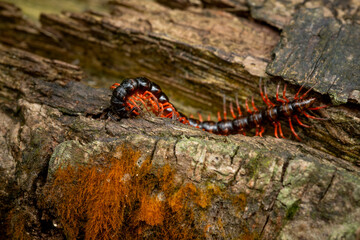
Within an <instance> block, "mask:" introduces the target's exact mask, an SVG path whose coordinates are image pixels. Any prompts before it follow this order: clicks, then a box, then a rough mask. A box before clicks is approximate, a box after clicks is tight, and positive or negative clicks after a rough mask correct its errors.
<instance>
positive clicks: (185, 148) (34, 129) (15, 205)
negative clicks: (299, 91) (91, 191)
mask: <svg viewBox="0 0 360 240" xmlns="http://www.w3.org/2000/svg"><path fill="white" fill-rule="evenodd" d="M137 3H138V2H136V1H135V3H132V2H127V4H128V5H129V6H134V5H135V6H136V7H134V8H129V9H130V10H129V9H128V8H126V7H125V6H123V5H119V4H118V3H117V2H113V11H114V15H112V16H104V15H98V14H95V13H90V12H87V13H82V14H79V13H66V14H64V15H43V16H42V18H41V22H42V27H41V28H38V27H35V26H34V25H31V24H30V23H29V22H26V21H25V22H24V19H22V17H21V14H19V12H18V11H17V10H14V9H13V8H11V6H10V7H9V6H8V7H7V8H6V9H7V10H6V11H5V12H8V11H10V10H9V9H11V11H13V12H15V13H16V14H15V15H16V17H17V18H15V19H17V20H18V21H19V22H21V24H22V25H23V28H21V29H19V28H17V27H16V26H17V23H16V21H14V22H15V23H14V22H13V23H14V24H15V25H7V24H4V22H5V23H8V22H9V16H10V19H13V20H14V15H11V14H10V15H7V17H8V18H7V20H6V21H2V22H1V23H0V27H1V29H6V33H7V34H4V35H1V36H0V40H1V41H2V42H4V43H6V44H7V45H8V46H9V45H12V46H16V47H19V48H23V49H26V50H28V51H33V52H35V53H37V54H40V55H43V56H48V57H56V58H60V59H62V60H66V61H73V60H74V59H80V62H81V68H80V67H78V66H74V65H71V64H69V63H65V62H62V61H58V60H50V59H48V58H43V57H40V56H38V55H35V54H31V53H29V52H25V51H22V50H19V49H15V48H9V47H5V46H3V45H0V86H1V88H0V96H1V98H0V99H1V108H0V111H1V112H0V116H1V117H0V119H1V121H2V126H4V127H3V128H2V129H1V131H2V133H4V134H3V136H4V137H1V138H0V143H1V144H0V145H1V146H5V148H4V149H5V152H4V153H2V155H1V157H2V159H1V171H2V172H3V173H4V174H2V175H1V177H0V181H1V183H3V184H1V194H2V195H1V197H2V199H4V200H3V203H4V205H3V206H4V207H2V208H1V216H5V217H7V215H8V213H9V212H10V210H12V209H18V210H17V211H22V212H23V213H24V214H25V216H28V218H27V219H26V220H27V225H26V227H25V229H26V231H28V233H29V234H30V236H31V237H32V238H34V239H36V238H39V239H40V238H42V239H44V238H50V237H52V238H53V239H61V238H62V236H63V235H62V229H61V227H56V226H54V225H53V224H52V220H54V219H52V218H50V217H49V215H47V212H46V211H47V210H46V209H43V208H42V207H41V206H38V205H37V204H36V199H37V198H38V197H39V195H40V193H41V189H42V188H43V186H44V185H46V184H47V182H48V181H51V177H52V175H53V173H54V172H55V171H56V169H57V168H58V167H59V164H60V163H66V162H67V163H70V164H75V163H77V162H84V161H85V162H86V160H87V159H89V158H91V156H96V155H97V154H99V153H100V152H111V151H112V150H113V149H114V148H115V146H118V145H121V144H123V143H127V144H128V146H129V147H130V146H131V147H133V148H135V149H138V150H139V151H141V153H142V159H145V157H146V156H150V158H151V160H152V164H153V165H154V166H159V167H160V166H163V165H164V164H170V165H171V167H172V168H174V169H175V170H176V172H177V175H178V176H179V178H181V179H182V180H183V181H185V182H192V183H195V184H196V186H199V187H206V186H207V184H209V183H211V184H216V185H219V186H221V187H222V189H223V191H225V192H226V194H228V195H229V196H239V195H241V196H245V197H244V198H245V200H244V203H243V204H244V207H243V209H242V208H241V211H240V212H239V211H238V208H239V206H237V205H236V204H234V203H233V202H232V201H229V199H225V198H221V197H218V198H216V199H212V202H211V206H209V207H208V208H205V209H201V208H195V211H196V213H201V214H204V215H205V216H206V217H207V222H206V223H207V224H211V225H212V226H213V228H211V229H209V230H208V232H206V236H207V237H208V238H209V239H211V238H213V239H218V238H220V239H221V238H224V233H225V236H227V237H229V238H238V237H241V236H242V234H243V233H244V231H248V232H251V233H253V236H259V237H261V238H263V239H275V238H278V239H289V238H292V239H296V238H297V239H301V238H306V239H318V238H319V236H322V237H323V239H327V238H340V237H346V238H349V239H351V238H354V239H355V238H356V237H357V236H356V231H357V229H358V228H359V227H360V226H359V225H358V223H359V222H360V212H359V202H360V201H359V194H358V193H359V191H360V190H359V186H360V175H359V168H358V166H357V165H356V161H357V159H356V156H357V155H356V154H357V151H358V146H357V145H356V144H354V145H352V146H347V147H348V148H346V149H345V150H347V151H344V147H342V146H341V145H339V144H338V143H336V144H337V145H336V144H335V143H333V142H337V140H338V138H336V137H329V136H326V134H327V133H325V134H324V126H323V123H319V122H315V126H314V129H313V130H312V131H311V132H310V133H309V132H306V134H302V135H303V136H304V137H303V136H302V137H303V138H304V143H299V142H294V141H291V140H283V139H275V138H273V137H271V136H266V137H265V138H261V139H260V138H253V137H246V136H242V135H237V136H229V137H224V136H216V135H212V134H209V133H205V132H201V131H199V130H197V129H192V128H190V127H187V126H184V125H181V124H180V123H177V122H175V123H174V122H172V121H171V120H169V119H158V118H154V117H151V116H146V115H145V116H144V117H143V118H138V119H124V120H122V121H121V122H113V121H109V120H101V119H99V116H101V115H102V113H103V112H104V110H105V109H106V108H107V107H108V106H109V98H110V94H111V92H110V91H109V90H106V89H94V88H91V87H88V86H86V85H84V84H83V83H81V81H83V78H84V73H83V72H82V69H84V70H85V71H87V73H91V72H90V71H88V69H90V68H93V69H102V70H103V71H105V72H107V73H108V75H107V76H110V75H111V74H109V72H113V76H118V75H119V73H118V71H122V74H125V75H126V76H132V75H134V74H144V75H146V76H149V77H151V78H152V79H155V80H158V79H159V81H160V83H161V82H162V81H163V83H167V84H168V85H169V86H171V88H173V87H174V88H177V89H185V90H186V91H185V93H184V94H185V95H180V97H179V98H185V99H188V98H190V95H193V93H194V92H195V90H199V91H200V92H201V94H200V95H199V101H200V103H205V102H209V101H210V100H209V99H212V98H213V97H214V96H218V97H220V96H221V91H220V90H228V91H230V90H231V91H232V89H233V88H235V87H244V86H247V87H249V88H248V89H245V90H244V91H243V92H242V93H241V96H240V97H241V98H243V99H245V98H246V97H247V96H249V95H251V93H252V92H257V91H258V90H257V81H258V79H257V77H259V76H261V75H262V74H265V68H264V67H262V66H263V64H264V63H265V66H266V63H267V62H269V61H271V57H270V52H271V49H272V48H273V47H274V46H275V43H276V42H277V39H278V35H277V32H274V31H273V30H271V29H270V30H269V29H268V28H266V27H265V28H263V27H262V26H261V25H258V24H253V23H249V22H247V21H245V20H243V19H242V20H240V22H239V20H236V18H235V17H234V16H231V15H228V14H224V13H219V12H217V11H212V10H199V9H197V10H193V11H195V13H194V15H200V16H201V19H203V20H204V19H205V20H207V21H211V22H210V23H211V24H208V25H209V26H212V27H214V26H215V32H216V33H217V34H220V33H224V32H222V31H220V30H219V29H217V28H216V27H219V25H216V24H215V25H214V23H213V22H216V21H220V22H226V21H230V23H229V24H228V25H230V26H231V27H233V28H235V27H236V28H235V29H236V30H234V31H240V30H239V29H241V28H244V29H246V28H249V27H250V28H254V29H255V30H251V31H249V32H248V30H243V31H245V32H246V33H247V36H248V38H244V41H245V43H241V42H236V40H235V39H234V38H236V37H234V38H232V37H231V36H229V35H226V34H225V35H221V38H220V37H219V36H218V35H217V34H214V33H212V35H210V37H209V39H208V41H209V42H206V41H204V38H203V35H201V33H197V32H196V31H198V30H199V29H198V28H197V29H195V28H191V26H192V25H191V24H190V22H191V21H193V20H194V19H195V18H193V17H194V15H193V12H191V11H189V12H190V13H186V12H180V11H178V10H172V11H175V12H172V11H169V12H168V13H164V17H165V18H166V19H168V20H171V21H174V19H175V23H177V21H178V19H177V17H176V15H177V14H180V15H181V16H182V17H189V16H192V17H191V18H190V19H188V20H186V18H185V19H183V20H182V21H183V22H182V24H181V25H179V24H173V25H166V26H167V27H168V28H174V29H176V30H178V31H180V30H181V27H184V26H187V24H189V28H188V32H186V33H187V34H188V35H184V36H183V37H184V38H181V36H179V34H178V33H179V32H171V31H170V30H169V29H160V27H161V25H159V24H157V23H156V22H157V21H161V20H159V18H156V16H155V15H156V14H158V12H156V10H154V9H152V8H154V6H155V7H156V9H157V10H161V11H165V10H166V11H167V9H166V8H160V7H159V6H158V5H154V4H153V3H151V2H150V1H149V3H148V4H145V5H144V6H140V4H137ZM125 10H128V12H127V13H125V15H119V13H120V12H121V13H124V12H125ZM11 11H10V12H11ZM2 13H4V12H2ZM116 13H117V14H116ZM139 13H141V19H142V20H141V21H139V18H138V14H139ZM155 13H156V14H155ZM187 14H190V15H187ZM206 14H208V15H210V16H212V17H214V19H212V20H211V18H206V17H204V15H206ZM0 15H1V14H0ZM2 16H4V15H2ZM114 19H117V20H116V21H115V20H114ZM171 21H170V23H171ZM149 23H150V24H149ZM197 23H198V24H200V23H202V21H199V22H197ZM163 24H164V23H163ZM236 24H238V25H236ZM149 26H151V27H149ZM179 28H180V30H179ZM186 29H187V28H186ZM205 29H207V28H205ZM200 30H202V29H200ZM226 31H228V30H226ZM29 32H31V33H32V34H31V35H30V34H29ZM192 34H195V35H196V34H199V36H202V37H201V38H197V37H193V38H191V36H192ZM203 34H204V33H203ZM206 34H209V32H206ZM249 34H250V35H249ZM264 34H269V35H270V36H271V37H272V38H273V39H271V40H270V41H268V42H265V43H264V46H260V45H261V44H260V42H259V41H255V42H254V43H252V42H251V41H252V40H254V39H258V38H260V37H261V36H263V35H264ZM230 35H231V34H230ZM14 36H15V37H14ZM16 36H17V38H16ZM169 36H170V37H169ZM12 37H13V39H12ZM19 38H20V39H21V40H19ZM118 38H120V41H119V42H117V41H118ZM189 38H190V39H189ZM14 39H15V40H14ZM74 39H76V40H74ZM174 39H175V40H174ZM220 39H221V40H223V41H224V42H226V44H229V43H230V42H231V41H235V42H236V43H237V44H238V46H237V47H239V50H236V47H234V48H232V47H229V46H225V45H226V44H225V45H224V46H223V45H221V44H222V43H221V42H220V41H219V40H220ZM275 40H276V41H275ZM132 41H135V42H140V43H141V44H140V45H141V46H142V47H141V48H140V49H138V46H139V45H132V44H130V43H131V42H132ZM129 42H130V43H129ZM150 43H151V44H153V45H151V44H150ZM59 44H63V46H61V47H59ZM148 44H150V46H149V47H148V48H149V49H150V50H148V51H147V50H146V49H147V48H146V46H147V45H148ZM90 46H91V48H90ZM154 46H155V47H154ZM198 46H205V47H201V48H200V47H198ZM256 47H260V48H261V49H262V50H261V51H258V50H251V49H252V48H254V49H256ZM99 48H100V49H101V51H100V50H99ZM246 48H250V50H249V49H246ZM85 49H86V51H85ZM158 49H160V50H158ZM102 51H103V52H102ZM112 51H114V52H112ZM142 51H145V54H150V53H152V51H155V53H154V56H155V57H154V59H152V60H151V61H150V60H147V59H145V60H142V59H144V58H143V56H142V55H143V54H144V53H143V52H142ZM121 52H126V54H124V53H121ZM85 53H86V54H89V55H90V56H91V57H89V56H88V55H87V56H86V55H85ZM119 53H120V55H119V56H121V57H119V56H117V54H119ZM116 56H117V57H116ZM129 56H130V57H129ZM121 58H123V59H121ZM163 58H165V59H167V60H169V59H170V61H172V62H171V63H172V65H174V67H172V68H171V69H170V70H166V69H164V70H163V69H161V68H163V65H162V64H164V62H166V61H167V60H166V61H162V62H161V64H159V65H157V64H156V61H160V60H161V59H163ZM94 59H97V60H96V61H97V62H96V61H93V60H94ZM249 59H255V60H256V61H255V65H252V64H251V63H254V62H252V61H249ZM127 61H130V62H131V63H130V65H133V66H135V67H130V65H129V63H127ZM113 62H114V63H113ZM115 63H116V64H118V65H119V66H115V65H116V64H115ZM192 63H193V64H192ZM102 64H103V65H102ZM167 66H168V63H167ZM182 68H187V69H188V72H186V73H185V72H182V71H181V69H182ZM114 69H115V70H114ZM171 71H175V72H176V73H179V74H177V75H176V78H175V76H174V74H170V72H171ZM114 72H117V73H114ZM203 74H204V75H203ZM159 76H161V79H162V80H160V77H159ZM214 76H215V77H214ZM203 78H208V80H206V81H203V80H202V79H203ZM220 80H221V81H220ZM79 81H80V82H79ZM223 81H225V82H223ZM190 83H191V84H190ZM182 84H184V86H182ZM192 84H195V86H196V87H195V90H194V89H192V88H191V87H190V86H191V85H192ZM209 86H213V87H215V89H217V90H214V89H213V88H212V89H208V87H209ZM271 86H273V85H271V84H270V87H271ZM169 88H170V87H169ZM189 89H191V90H189ZM219 89H220V90H219ZM294 89H295V88H294ZM172 91H173V90H172ZM172 91H171V89H170V92H172ZM165 92H166V90H165ZM186 94H187V95H186ZM174 96H176V94H175V95H174ZM209 96H210V97H209ZM193 98H194V97H193V96H191V98H190V99H193ZM196 99H197V100H198V98H197V97H196ZM259 100H260V99H259ZM319 101H326V99H323V98H322V97H321V96H320V95H319ZM175 102H177V101H175ZM175 105H176V106H177V104H175ZM183 105H186V104H181V102H179V106H183ZM202 107H203V106H202ZM180 108H181V107H180ZM184 109H186V108H184ZM188 111H189V112H191V109H190V110H188ZM327 112H328V114H329V115H330V116H331V118H332V119H335V121H338V120H339V119H340V117H337V116H341V117H344V116H345V117H347V118H349V121H348V122H347V123H341V125H340V126H336V125H335V124H334V123H332V122H330V123H325V124H329V125H331V127H333V128H335V129H341V130H342V131H344V132H345V133H347V134H349V132H351V131H354V129H355V131H357V126H356V123H357V120H356V118H355V117H353V116H354V115H355V116H356V114H357V113H356V112H355V113H354V111H353V110H352V109H351V108H350V107H349V106H341V107H336V106H335V107H333V108H330V109H329V110H327ZM339 121H340V120H339ZM349 126H352V128H351V127H349ZM354 126H355V127H354ZM335 131H338V130H335ZM355 134H356V133H355ZM306 135H308V136H306ZM318 135H325V136H326V137H323V138H321V137H320V138H318V139H316V140H312V138H313V137H314V136H318ZM329 138H330V139H331V140H330V141H329V142H330V143H329V146H328V147H323V146H324V145H326V143H325V142H327V141H328V140H329ZM354 138H356V135H355V137H354V135H350V137H349V138H348V139H347V140H344V141H345V142H346V143H347V144H345V145H349V144H348V143H349V142H351V143H354V141H355V143H356V139H355V140H354ZM314 141H315V142H316V144H315V145H314V144H313V143H314ZM320 145H321V146H322V147H321V148H320V149H322V150H324V151H325V152H324V151H318V150H315V149H314V147H316V146H320ZM334 146H336V148H335V150H333V151H331V150H329V149H331V148H332V147H334ZM350 148H351V149H350ZM334 152H335V153H342V154H338V155H339V156H340V155H341V158H339V157H335V156H333V155H334ZM344 152H345V153H344ZM354 163H355V164H354ZM335 173H336V177H334V176H335ZM14 189H15V190H14ZM23 193H25V194H23ZM339 196H341V197H339ZM319 199H320V200H319ZM19 209H20V210H19ZM44 219H46V220H44ZM219 219H221V221H222V222H223V223H224V224H223V226H219V224H218V222H217V220H219ZM329 223H330V224H329ZM43 224H45V225H46V226H47V227H48V228H49V229H48V230H47V231H44V225H43ZM313 226H316V230H314V229H313ZM196 227H197V228H198V229H203V226H202V225H201V224H200V223H198V225H196ZM2 229H4V228H2Z"/></svg>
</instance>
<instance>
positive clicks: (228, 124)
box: [110, 77, 327, 141]
mask: <svg viewBox="0 0 360 240" xmlns="http://www.w3.org/2000/svg"><path fill="white" fill-rule="evenodd" d="M110 88H111V89H113V94H112V97H111V110H112V113H114V114H115V115H116V116H117V117H119V118H120V119H121V118H128V117H132V116H135V115H139V111H140V106H139V104H141V105H143V106H144V107H145V108H146V109H147V110H148V111H150V110H151V111H152V112H153V113H155V114H156V115H157V116H159V117H164V118H171V119H174V120H177V121H179V122H181V123H183V124H186V125H190V126H192V127H195V128H199V129H202V130H204V131H207V132H210V133H213V134H219V135H231V134H243V135H246V131H249V130H251V129H254V128H255V136H260V137H262V135H263V133H264V131H265V128H264V125H272V126H273V127H274V135H275V137H276V138H279V136H280V137H282V138H285V137H284V135H283V132H282V128H281V123H280V121H281V120H286V121H287V122H288V124H289V127H290V130H291V132H292V134H293V135H294V136H295V137H296V138H297V139H298V140H299V141H301V139H300V137H299V136H298V134H297V133H296V132H295V129H294V126H293V121H294V122H295V123H297V124H299V125H300V126H302V127H305V128H308V127H310V126H308V125H306V124H304V123H302V122H301V121H300V119H299V116H300V115H304V116H305V117H307V118H310V119H317V120H322V119H321V118H317V117H314V116H311V115H309V114H308V113H306V110H319V109H322V108H325V107H327V106H319V107H312V105H313V104H314V102H315V101H316V99H315V98H308V99H305V98H306V96H307V94H308V93H309V92H310V90H311V89H312V88H310V89H309V90H308V91H306V92H305V93H304V94H302V95H301V94H300V92H301V90H302V88H303V86H301V87H300V89H299V91H298V92H297V93H296V95H295V96H294V98H293V99H292V100H291V101H290V100H289V99H288V98H287V97H286V85H285V86H284V89H283V92H282V98H280V97H279V88H280V85H278V86H277V91H276V102H275V103H273V102H272V101H271V100H270V99H269V97H268V94H267V91H266V87H265V86H264V89H262V86H261V79H260V82H259V88H260V96H261V98H262V100H263V101H264V103H265V104H266V108H265V109H259V108H257V107H256V106H255V103H254V98H252V99H251V105H249V103H248V101H247V100H246V101H245V110H246V113H247V114H246V115H243V113H242V111H241V108H240V106H239V102H238V99H237V97H236V110H237V112H238V115H237V116H236V114H235V112H234V108H233V104H232V102H230V104H229V110H230V113H231V116H232V117H233V119H232V120H229V119H227V111H226V98H225V96H224V98H223V106H224V109H223V118H222V117H221V114H220V112H218V121H217V122H215V121H210V117H209V118H208V120H207V121H203V119H202V116H201V115H200V114H199V119H195V118H193V116H190V117H187V116H185V115H184V114H183V113H181V112H178V111H177V110H176V108H175V107H174V106H173V104H171V103H170V102H169V98H168V97H167V96H166V94H165V93H163V92H162V90H161V88H160V86H159V85H157V84H156V83H154V82H151V81H150V80H148V79H147V78H144V77H139V78H134V79H131V78H128V79H125V80H124V81H123V82H122V83H121V84H119V83H115V84H114V85H112V86H111V87H110ZM250 106H251V108H252V109H250ZM149 109H150V110H149Z"/></svg>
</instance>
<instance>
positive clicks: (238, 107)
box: [235, 94, 242, 117]
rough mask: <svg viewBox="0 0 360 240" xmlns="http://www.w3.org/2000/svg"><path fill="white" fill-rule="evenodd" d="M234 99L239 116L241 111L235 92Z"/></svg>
mask: <svg viewBox="0 0 360 240" xmlns="http://www.w3.org/2000/svg"><path fill="white" fill-rule="evenodd" d="M235 100H236V108H237V110H238V113H239V117H241V116H242V112H241V108H240V105H239V99H238V96H237V94H236V96H235Z"/></svg>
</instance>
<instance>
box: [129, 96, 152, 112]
mask: <svg viewBox="0 0 360 240" xmlns="http://www.w3.org/2000/svg"><path fill="white" fill-rule="evenodd" d="M132 98H133V99H135V100H136V101H139V102H141V103H142V104H143V105H144V107H145V109H146V111H147V112H149V109H148V108H147V107H146V105H147V104H146V103H145V102H144V101H143V100H142V99H141V98H139V97H137V96H132Z"/></svg>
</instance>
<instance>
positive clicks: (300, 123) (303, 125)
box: [294, 115, 310, 128]
mask: <svg viewBox="0 0 360 240" xmlns="http://www.w3.org/2000/svg"><path fill="white" fill-rule="evenodd" d="M294 118H295V120H296V121H297V122H298V124H299V125H300V126H302V127H306V128H309V127H310V126H309V125H306V124H303V123H302V122H300V119H299V118H298V116H297V115H295V116H294Z"/></svg>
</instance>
